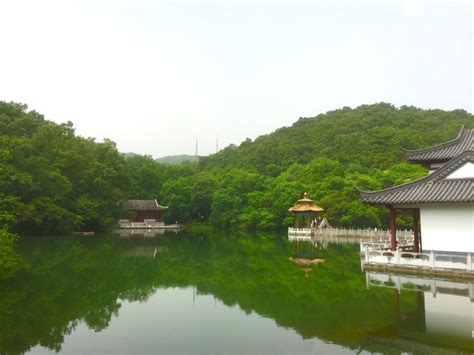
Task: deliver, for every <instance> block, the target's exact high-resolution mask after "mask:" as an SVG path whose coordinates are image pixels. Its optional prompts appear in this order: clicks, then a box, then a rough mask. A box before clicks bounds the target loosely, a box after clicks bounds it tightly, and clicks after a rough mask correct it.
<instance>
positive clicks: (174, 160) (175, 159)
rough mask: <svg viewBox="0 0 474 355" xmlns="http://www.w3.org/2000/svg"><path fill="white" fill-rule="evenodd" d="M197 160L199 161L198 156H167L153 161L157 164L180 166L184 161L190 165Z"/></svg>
mask: <svg viewBox="0 0 474 355" xmlns="http://www.w3.org/2000/svg"><path fill="white" fill-rule="evenodd" d="M198 160H199V156H197V155H188V154H181V155H169V156H166V157H162V158H158V159H155V161H156V162H157V163H160V164H171V165H176V164H181V163H183V162H185V161H188V162H190V163H194V162H197V161H198Z"/></svg>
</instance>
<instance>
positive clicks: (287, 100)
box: [0, 0, 473, 157]
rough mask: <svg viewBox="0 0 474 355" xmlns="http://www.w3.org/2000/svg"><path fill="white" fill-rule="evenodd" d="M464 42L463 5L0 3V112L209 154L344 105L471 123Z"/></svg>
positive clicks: (135, 146) (466, 4)
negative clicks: (421, 111)
mask: <svg viewBox="0 0 474 355" xmlns="http://www.w3.org/2000/svg"><path fill="white" fill-rule="evenodd" d="M472 33H473V9H472V3H471V1H450V2H447V1H446V2H439V1H429V2H428V1H425V2H423V1H410V0H406V1H401V0H400V1H392V2H382V1H357V2H356V1H327V2H323V1H311V2H310V1H306V2H301V3H296V2H295V1H292V2H285V1H278V2H272V1H263V2H258V3H257V2H250V1H248V2H246V3H243V2H199V1H186V2H176V1H174V2H171V1H170V2H163V1H156V2H155V1H131V0H130V1H82V2H79V1H65V0H62V1H48V0H42V1H38V0H35V1H21V0H14V1H10V0H0V46H1V47H0V48H1V50H0V100H4V101H16V102H22V103H26V104H27V105H28V106H29V108H30V109H35V110H37V111H39V112H40V113H42V114H44V115H45V117H46V118H47V119H50V120H53V121H56V122H65V121H72V122H73V123H74V126H75V127H76V131H77V133H78V134H80V135H83V136H86V137H95V138H97V139H98V140H99V141H100V140H102V139H103V138H104V137H105V138H109V139H112V140H113V141H115V142H116V143H117V145H118V148H119V150H120V151H122V152H135V153H140V154H149V155H152V156H154V157H160V156H165V155H172V154H194V150H195V142H196V139H198V141H199V154H200V155H206V154H209V153H214V152H215V148H216V137H219V145H220V147H221V148H222V147H224V146H226V145H228V144H230V143H234V144H239V143H240V142H241V141H242V140H244V139H245V138H246V137H249V138H251V139H254V138H256V137H257V136H259V135H261V134H267V133H270V132H272V131H274V130H275V129H277V128H279V127H281V126H289V125H291V124H292V123H293V122H295V121H296V120H297V119H298V118H299V117H303V116H305V117H307V116H315V115H317V114H319V113H323V112H326V111H328V110H332V109H337V108H341V107H343V106H351V107H355V106H358V105H361V104H371V103H375V102H380V101H385V102H390V103H393V104H395V105H396V106H400V105H415V106H419V107H423V108H441V109H448V110H450V109H456V108H462V109H465V110H467V111H470V112H472V101H473V96H472V81H473V71H472V65H473V64H472V61H473V58H472V48H473V46H472V43H473V36H472Z"/></svg>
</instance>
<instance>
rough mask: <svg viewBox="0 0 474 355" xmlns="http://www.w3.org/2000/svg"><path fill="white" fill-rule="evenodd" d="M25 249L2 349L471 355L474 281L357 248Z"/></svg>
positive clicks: (224, 236) (144, 245) (7, 305)
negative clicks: (409, 267) (415, 269)
mask: <svg viewBox="0 0 474 355" xmlns="http://www.w3.org/2000/svg"><path fill="white" fill-rule="evenodd" d="M18 249H19V252H20V253H21V255H22V257H23V258H24V260H25V261H26V263H27V267H26V270H25V271H22V272H20V273H19V274H18V275H16V276H15V277H14V278H13V279H11V280H9V281H3V282H1V283H0V286H1V288H0V353H1V354H17V353H28V354H48V353H55V352H61V353H65V354H320V353H330V354H352V353H362V354H368V353H393V354H400V353H415V354H420V353H421V354H422V353H426V354H434V353H437V354H442V353H446V354H449V353H462V352H465V353H472V352H473V351H474V341H473V335H474V332H473V329H474V318H473V314H474V313H473V309H474V308H473V307H472V301H473V295H474V292H473V290H474V285H473V284H472V283H467V282H459V281H456V282H453V281H449V280H434V279H423V278H416V277H399V276H396V275H385V274H383V273H382V274H381V273H367V274H366V273H365V272H363V271H362V270H361V264H360V258H359V253H358V245H357V244H332V243H321V244H318V245H316V246H314V245H312V244H309V243H305V242H298V243H296V242H289V241H288V240H287V237H286V235H284V234H259V235H255V234H229V233H224V232H207V233H188V232H182V233H178V234H174V233H170V234H164V235H156V236H154V235H147V236H146V237H143V236H133V237H127V236H118V235H113V234H112V235H104V236H92V237H23V238H21V239H20V241H19V245H18ZM290 257H302V258H322V259H325V262H324V263H322V264H319V265H316V266H313V267H302V266H299V265H297V264H295V263H294V262H293V261H291V260H290V259H289V258H290ZM399 290H400V291H399Z"/></svg>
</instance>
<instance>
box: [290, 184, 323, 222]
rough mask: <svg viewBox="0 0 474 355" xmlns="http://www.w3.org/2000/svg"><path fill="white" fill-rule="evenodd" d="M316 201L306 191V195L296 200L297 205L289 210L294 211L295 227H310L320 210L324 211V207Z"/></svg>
mask: <svg viewBox="0 0 474 355" xmlns="http://www.w3.org/2000/svg"><path fill="white" fill-rule="evenodd" d="M313 202H314V201H313V200H311V199H310V198H308V193H307V192H305V193H304V197H303V198H302V199H299V200H298V201H296V205H294V206H293V207H290V208H289V209H288V211H290V212H292V213H293V226H294V227H295V228H308V227H310V225H311V222H312V221H313V220H314V218H315V217H316V215H317V214H318V213H319V212H322V211H324V209H323V208H321V207H319V206H316V205H315V204H314V203H313Z"/></svg>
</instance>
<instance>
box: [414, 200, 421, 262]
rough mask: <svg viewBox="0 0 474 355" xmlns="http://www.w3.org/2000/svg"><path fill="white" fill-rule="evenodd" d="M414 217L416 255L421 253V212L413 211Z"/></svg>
mask: <svg viewBox="0 0 474 355" xmlns="http://www.w3.org/2000/svg"><path fill="white" fill-rule="evenodd" d="M412 216H413V237H414V240H413V249H414V251H415V253H419V252H420V230H419V222H420V210H418V209H413V210H412Z"/></svg>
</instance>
